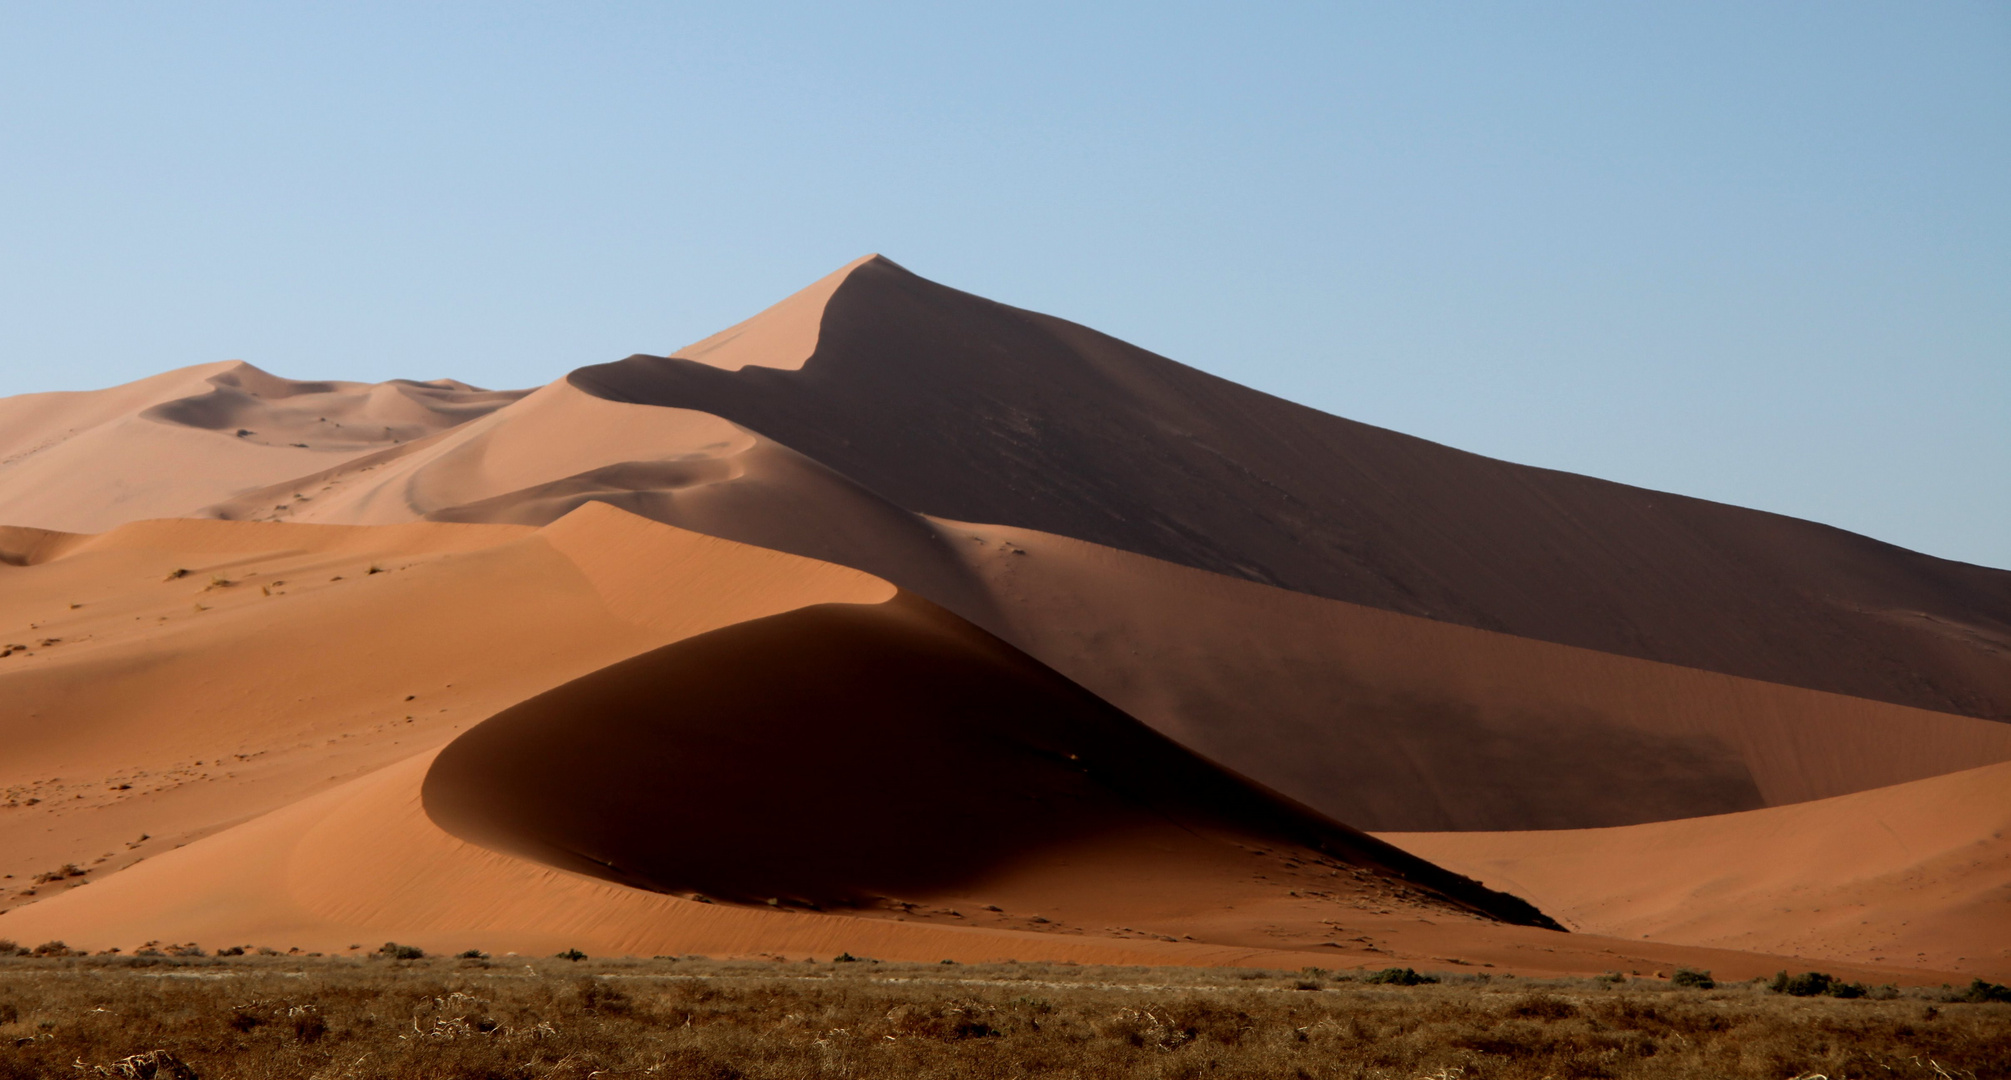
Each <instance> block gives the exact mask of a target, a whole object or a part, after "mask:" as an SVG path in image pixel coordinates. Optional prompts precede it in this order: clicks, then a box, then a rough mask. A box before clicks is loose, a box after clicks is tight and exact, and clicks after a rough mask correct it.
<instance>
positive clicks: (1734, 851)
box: [1386, 763, 2011, 979]
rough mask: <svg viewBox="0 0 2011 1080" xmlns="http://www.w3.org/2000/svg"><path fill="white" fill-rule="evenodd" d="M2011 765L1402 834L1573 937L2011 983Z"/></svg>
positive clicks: (1406, 842)
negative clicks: (1550, 916)
mask: <svg viewBox="0 0 2011 1080" xmlns="http://www.w3.org/2000/svg"><path fill="white" fill-rule="evenodd" d="M2007 834H2011V763H2007V764H1999V765H1991V766H1987V767H1984V768H1980V769H1970V770H1967V771H1964V772H1958V773H1950V774H1948V775H1946V776H1937V777H1933V778H1931V779H1927V780H1920V781H1916V782H1914V783H1910V784H1900V785H1896V786H1893V787H1888V788H1881V789H1879V790H1876V791H1865V792H1860V793H1857V794H1853V795H1845V796H1841V797H1838V798H1834V799H1824V800H1821V801H1819V802H1810V803H1803V804H1800V805H1797V806H1783V807H1776V808H1772V809H1767V810H1756V811H1753V812H1750V813H1742V814H1726V815H1723V816H1718V817H1704V818H1693V819H1690V820H1686V821H1667V822H1659V823H1656V824H1652V825H1637V826H1632V827H1629V828H1619V829H1592V830H1558V831H1551V832H1534V833H1531V832H1511V833H1413V834H1403V833H1390V834H1386V838H1387V839H1389V840H1390V841H1392V842H1394V843H1397V844H1400V845H1402V846H1403V847H1405V848H1408V849H1409V850H1412V851H1415V852H1417V853H1418V854H1420V855H1424V856H1426V857H1427V858H1430V859H1433V860H1435V861H1438V862H1441V863H1443V864H1445V865H1448V866H1452V867H1456V868H1458V869H1460V870H1461V871H1462V872H1464V873H1468V874H1472V875H1474V876H1475V877H1478V878H1480V879H1482V880H1484V881H1486V882H1488V883H1489V884H1492V885H1494V886H1495V887H1497V888H1504V889H1513V890H1515V891H1516V892H1517V893H1519V894H1520V895H1524V896H1529V897H1533V898H1536V899H1537V900H1538V902H1539V903H1541V904H1542V905H1543V906H1544V907H1545V909H1546V910H1549V911H1553V912H1556V913H1558V914H1559V915H1560V916H1561V917H1563V918H1564V919H1566V920H1567V921H1569V922H1570V924H1571V925H1572V927H1573V928H1574V929H1579V930H1584V931H1587V932H1590V933H1596V934H1610V935H1613V936H1616V937H1626V938H1635V939H1642V938H1646V939H1651V940H1655V941H1662V942H1671V943H1680V944H1687V945H1707V946H1712V947H1717V948H1731V949H1747V950H1753V951H1758V952H1774V953H1785V954H1791V955H1796V956H1806V957H1811V958H1820V959H1823V960H1840V961H1845V962H1871V963H1912V964H1919V965H1922V966H1933V967H1939V968H1943V969H1947V970H1953V971H1965V972H1973V973H1975V974H1979V975H1984V976H1987V977H1989V978H1992V979H2003V978H2006V977H2011V935H2007V934H2006V932H2005V931H2006V928H2007V927H2011V836H2007Z"/></svg>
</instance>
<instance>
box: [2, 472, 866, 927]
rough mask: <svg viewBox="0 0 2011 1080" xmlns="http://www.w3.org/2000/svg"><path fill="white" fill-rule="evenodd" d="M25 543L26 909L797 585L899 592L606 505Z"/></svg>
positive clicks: (11, 860) (10, 745) (5, 827)
mask: <svg viewBox="0 0 2011 1080" xmlns="http://www.w3.org/2000/svg"><path fill="white" fill-rule="evenodd" d="M0 540H4V541H5V542H6V544H7V550H8V551H10V552H12V553H13V554H14V556H15V558H14V559H13V560H12V563H25V564H27V565H13V564H8V565H0V583H4V588H0V625H4V626H12V627H15V628H16V629H15V630H13V631H11V632H10V633H9V636H8V639H7V640H6V641H0V645H8V644H16V645H24V646H27V648H26V649H25V651H11V650H10V655H8V656H6V657H4V658H0V743H4V745H6V747H7V753H6V754H5V755H0V873H4V874H9V875H12V876H13V878H12V881H9V882H7V884H8V885H10V886H12V887H11V888H9V889H7V890H6V892H5V893H4V894H0V905H4V904H14V903H19V902H21V901H22V900H24V899H29V898H32V897H31V896H24V895H23V894H24V893H25V892H26V889H27V887H28V886H29V884H30V878H31V877H32V875H35V874H39V873H42V872H45V871H48V870H51V869H53V868H56V867H59V866H61V865H62V864H64V863H76V864H79V865H84V866H95V867H97V868H98V869H99V871H101V872H103V871H111V870H116V869H117V868H119V867H121V866H124V865H126V864H128V863H130V862H131V861H132V860H133V859H135V858H138V857H142V856H149V855H152V854H154V853H156V852H159V851H161V850H164V849H165V848H167V847H169V846H172V845H174V844H177V843H182V842H185V841H187V840H188V839H190V838H191V837H195V836H200V835H204V834H206V833H207V832H210V831H213V830H215V829H217V828H220V827H223V826H226V825H229V824H232V823H234V822H238V821H242V820H245V819H246V818H249V817H251V816H254V815H256V814H260V813H264V812H266V811H269V810H271V809H273V808H274V807H277V806H280V805H284V804H286V803H288V802H290V801H292V800H295V799H297V798H299V797H300V796H302V795H303V794H305V793H308V792H311V791H315V790H319V789H320V788H322V787H326V786H328V785H329V784H331V783H334V782H338V781H340V780H343V779H347V778H349V777H353V776H355V775H358V774H359V773H360V772H363V771H368V770H371V769H375V768H379V767H382V766H383V765H385V764H387V763H389V762H391V761H395V760H398V759H400V758H404V757H407V756H410V755H411V754H412V753H413V752H414V751H415V750H417V749H420V748H423V747H426V746H431V745H437V744H438V743H440V742H442V741H444V740H445V739H447V738H449V737H451V735H452V734H453V733H455V732H457V731H459V730H462V729H463V728H464V727H466V726H467V725H468V724H470V723H473V722H475V721H478V720H480V719H482V718H484V717H486V716H488V715H491V714H493V713H495V712H497V711H499V710H501V709H503V708H506V707H508V706H510V705H513V704H515V703H517V702H518V701H521V700H523V699H524V698H526V697H530V696H532V695H534V694H536V693H538V692H540V691H543V690H546V689H549V688H551V687H553V686H556V685H558V684H560V683H563V682H565V681H567V680H568V679H571V678H574V677H577V676H579V675H582V674H585V673H587V672H589V671H593V670H596V669H598V668H601V667H604V666H606V665H608V664H610V663H614V662H616V661H618V660H621V659H624V658H627V657H629V656H633V655H635V654H636V653H639V652H643V651H646V650H648V649H651V648H654V647H656V646H659V645H661V644H664V643H665V642H668V641H672V640H676V639H677V638H679V637H683V636H688V635H689V634H691V633H697V632H703V631H705V630H710V629H716V628H717V627H719V626H722V625H727V624H730V623H733V622H738V621H741V620H744V619H746V618H752V617H758V616H760V615H766V614H773V613H775V612H777V611H781V610H787V609H788V608H789V607H791V606H794V605H795V604H796V603H798V601H797V600H795V599H793V597H794V596H795V595H796V592H795V590H799V589H802V588H806V587H808V588H812V589H813V592H812V593H811V594H810V595H813V596H814V597H815V599H817V600H819V601H827V600H832V599H852V600H861V601H870V600H876V599H884V598H886V597H887V596H890V595H892V589H891V588H890V587H888V586H886V585H885V584H883V583H881V582H878V581H877V580H875V579H873V578H870V577H867V576H866V575H864V574H860V573H858V572H856V571H852V570H847V569H843V568H840V567H834V566H828V565H826V564H818V563H810V562H807V561H806V560H801V559H796V558H793V557H791V556H787V555H780V554H777V553H775V552H770V551H765V550H762V549H758V548H751V547H746V546H744V545H737V544H731V543H728V542H726V541H721V540H715V539H712V538H709V537H703V536H698V535H696V534H692V533H687V532H683V531H680V530H675V529H670V528H667V527H665V526H661V525H656V524H653V523H650V522H646V521H642V520H641V519H638V518H634V517H631V516H630V515H627V514H623V513H621V512H620V511H617V510H612V509H609V508H606V507H592V508H588V509H586V510H583V511H581V512H580V514H578V515H575V516H574V517H573V518H569V519H568V520H566V521H562V522H560V523H558V524H555V525H553V526H552V527H550V528H548V529H545V530H542V531H534V530H531V529H528V528H519V527H512V526H470V525H437V524H428V523H420V524H414V525H403V526H390V527H381V528H354V527H327V526H298V525H267V524H251V523H220V522H208V521H164V522H144V523H138V524H134V525H128V526H124V527H121V528H119V529H117V530H114V531H112V532H110V533H107V534H105V535H103V536H99V537H95V538H77V537H63V536H53V537H52V536H50V535H49V534H35V533H29V532H26V531H22V530H15V531H13V532H11V533H10V534H9V535H8V536H6V537H0ZM373 567H375V568H376V569H377V570H378V571H379V572H375V573H373V572H372V568H373ZM778 567H788V568H793V569H788V570H786V571H784V570H779V569H777V568H778ZM177 571H186V572H185V573H182V574H180V575H179V576H177V575H176V572H177ZM220 582H228V584H220ZM16 634H18V635H19V636H18V637H17V636H13V635H16ZM142 834H147V835H148V836H149V837H150V839H148V840H146V841H145V842H143V843H141V842H138V838H139V837H140V836H141V835H142ZM101 857H102V860H103V861H99V860H100V859H101ZM47 892H48V889H47V888H43V889H40V890H38V891H37V892H36V893H35V894H33V895H46V894H47Z"/></svg>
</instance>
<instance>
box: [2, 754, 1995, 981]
mask: <svg viewBox="0 0 2011 1080" xmlns="http://www.w3.org/2000/svg"><path fill="white" fill-rule="evenodd" d="M432 760H433V755H432V754H431V753H430V752H429V753H423V754H419V755H416V756H414V757H412V758H409V759H407V760H404V761H401V762H398V763H396V764H394V765H391V766H389V767H386V768H384V769H381V770H379V771H377V772H374V773H372V774H370V775H368V776H364V777H361V778H359V779H356V780H353V781H350V782H349V783H347V784H344V785H342V786H340V787H337V788H334V789H331V790H328V791H324V792H321V793H320V794H317V795H313V796H310V797H308V798H306V799H303V800H301V801H300V802H298V803H295V804H293V805H289V806H287V807H284V808H282V809H280V810H277V811H274V812H273V813H271V814H269V815H266V816H264V817H261V818H258V819H257V820H254V821H250V822H247V823H245V824H243V825H240V826H238V827H236V828H233V829H230V830H228V831H225V832H222V833H219V834H217V835H215V836H212V837H209V838H207V839H204V840H201V841H198V842H196V843H193V844H190V845H188V846H187V847H185V848H182V849H179V850H176V851H172V852H168V853H166V854H164V855H162V856H160V857H158V858H154V859H150V860H148V861H147V862H145V863H143V864H141V865H139V866H136V867H133V868H132V869H130V870H127V871H125V872H123V873H121V874H119V875H118V876H117V877H115V878H111V879H108V880H107V882H106V883H105V884H104V885H101V886H94V887H92V888H89V889H82V890H75V891H72V892H69V893H66V894H64V895H62V896H59V897H56V898H55V899H52V900H48V901H45V902H43V903H39V904H35V905H32V906H29V907H24V908H18V909H16V910H14V911H11V912H8V913H5V914H0V936H5V937H11V938H14V939H17V940H25V941H44V940H52V939H60V940H64V941H67V942H69V943H70V944H71V945H72V946H76V947H83V948H91V949H102V948H107V947H111V946H119V947H123V948H130V947H131V944H132V943H139V942H145V941H155V940H159V941H176V942H182V941H196V942H202V943H206V944H208V945H210V946H211V947H213V948H214V947H217V946H219V945H222V944H224V943H243V944H247V945H258V944H265V945H272V946H276V947H278V948H282V949H284V948H289V947H297V948H300V949H303V950H314V951H321V952H341V951H347V949H348V948H349V947H350V946H353V945H360V946H362V947H363V948H371V947H373V946H374V945H375V944H377V943H378V942H382V941H385V940H393V941H400V942H406V943H411V944H416V945H419V946H421V947H423V948H425V949H427V950H429V951H433V952H458V951H460V950H462V949H469V948H479V949H483V950H485V951H490V952H495V953H502V952H505V951H514V952H519V953H524V954H529V955H546V954H549V953H552V952H556V951H559V950H562V949H568V948H578V949H582V950H584V951H586V952H589V953H591V954H594V955H600V956H607V955H631V956H653V955H685V954H697V955H708V956H775V957H788V958H792V959H793V958H801V957H805V956H814V957H830V956H835V955H837V954H838V953H840V952H850V953H852V954H853V955H856V956H871V957H877V958H880V959H886V960H911V961H923V962H929V961H935V960H942V959H952V960H962V961H984V960H1005V959H1019V960H1029V961H1033V960H1060V961H1076V962H1080V963H1112V964H1188V965H1211V964H1212V965H1247V966H1260V967H1282V968H1287V969H1292V968H1298V967H1303V966H1320V967H1326V968H1337V967H1338V968H1352V967H1368V968H1371V969H1380V968H1383V967H1388V966H1392V965H1399V964H1407V965H1412V966H1417V967H1422V968H1426V969H1430V968H1440V969H1445V968H1457V967H1458V966H1460V965H1471V966H1472V967H1473V968H1474V969H1478V970H1487V969H1492V970H1495V971H1503V972H1518V973H1524V974H1554V973H1578V974H1596V973H1599V972H1606V971H1632V972H1638V973H1641V974H1651V973H1654V972H1656V971H1663V972H1666V971H1669V970H1673V969H1674V968H1675V967H1676V966H1679V965H1687V966H1693V967H1699V968H1705V969H1709V970H1712V971H1715V972H1716V973H1717V974H1718V975H1719V976H1720V977H1722V978H1751V977H1754V976H1758V975H1765V974H1771V973H1772V972H1774V971H1776V970H1779V969H1780V968H1781V967H1783V966H1788V965H1791V964H1792V963H1793V961H1790V960H1786V959H1784V958H1781V957H1774V956H1763V955H1758V954H1753V953H1740V952H1729V951H1725V950H1715V949H1697V948H1686V947H1683V946H1672V945H1666V944H1658V943H1649V942H1628V941H1619V940H1616V939H1612V938H1601V937H1596V936H1593V935H1589V934H1559V933H1557V932H1555V931H1549V930H1538V929H1533V928H1530V927H1520V926H1503V925H1500V924H1495V923H1488V922H1484V921H1480V920H1476V919H1471V918H1451V919H1448V918H1444V917H1438V918H1429V919H1428V918H1427V917H1420V916H1419V915H1418V914H1417V913H1416V912H1414V911H1410V910H1404V909H1400V908H1347V909H1344V910H1341V911H1339V912H1338V913H1337V912H1336V906H1335V905H1334V904H1332V903H1331V902H1328V901H1326V900H1323V899H1319V898H1312V897H1306V896H1304V895H1301V896H1297V897H1294V896H1290V895H1288V894H1289V892H1291V891H1293V890H1290V889H1287V888H1285V886H1287V885H1288V884H1291V883H1290V882H1287V881H1284V880H1271V881H1269V882H1266V881H1264V880H1261V879H1258V878H1256V877H1255V875H1254V874H1250V873H1248V872H1247V871H1246V873H1244V874H1238V875H1224V876H1221V877H1218V878H1215V879H1213V880H1212V881H1209V882H1206V883H1205V884H1206V885H1207V886H1208V887H1206V888H1203V889H1198V890H1194V891H1179V890H1164V889H1160V890H1151V904H1150V905H1149V906H1148V907H1147V908H1146V909H1145V910H1142V911H1136V912H1128V913H1127V914H1126V917H1125V920H1124V922H1123V924H1122V925H1114V926H1110V927H1106V928H1102V929H1101V930H1099V931H1095V932H1082V931H1080V930H1067V931H1065V930H1062V929H1060V928H1057V927H1056V926H1055V925H1054V923H1052V922H1046V923H1040V922H1034V921H1033V916H1034V915H1036V914H1038V912H1037V911H1035V910H1033V909H1030V908H1024V907H1018V906H1008V905H1007V904H1005V903H1001V904H999V905H998V906H1000V907H1005V908H1007V910H1005V911H1001V912H990V911H986V910H984V909H983V908H978V907H975V906H973V908H972V910H969V911H965V912H960V913H959V915H955V916H953V915H950V914H948V913H947V912H944V911H941V910H931V909H929V908H923V907H918V908H916V909H913V910H912V911H911V912H907V913H901V914H894V913H891V912H882V913H881V917H872V918H865V917H859V916H857V915H849V914H832V913H820V912H811V911H804V910H792V909H789V908H771V907H768V906H766V905H760V906H745V905H737V904H726V903H705V902H702V901H699V900H693V899H689V898H686V897H679V896H674V895H669V894H664V893H655V892H647V891H644V890H641V889H635V888H629V887H626V886H623V885H619V884H614V883H612V882H609V881H606V880H603V879H600V878H596V877H589V876H585V875H581V874H575V873H571V872H569V871H565V870H559V869H555V868H553V867H550V866H548V865H545V864H542V863H538V862H534V861H531V860H528V859H523V858H519V857H516V856H513V855H509V854H504V853H500V852H497V851H494V850H491V849H489V848H485V847H480V846H477V845H475V844H471V843H468V842H466V841H464V840H461V839H459V838H457V837H455V836H453V835H451V834H449V833H447V832H445V831H443V830H441V829H440V828H439V827H438V826H437V825H435V824H434V823H433V822H432V820H431V818H430V817H428V816H427V814H426V812H425V810H424V808H423V805H422V800H421V794H420V789H421V784H422V782H423V780H424V777H425V775H426V772H427V770H428V768H429V766H430V765H431V763H432ZM1097 854H1098V855H1099V856H1101V857H1108V856H1109V855H1111V854H1112V852H1111V851H1109V850H1108V849H1105V850H1103V851H1100V852H1098V853H1097ZM1271 855H1272V853H1271V852H1252V853H1249V857H1250V860H1251V863H1252V865H1255V864H1256V863H1258V862H1259V861H1262V862H1263V864H1264V869H1266V870H1273V871H1274V870H1276V869H1277V868H1278V866H1279V863H1278V861H1277V860H1276V859H1274V858H1272V857H1271ZM1146 861H1147V862H1148V863H1149V862H1151V861H1152V859H1151V857H1150V854H1149V853H1147V858H1146ZM1161 865H1162V866H1163V865H1164V864H1163V863H1161ZM1111 876H1116V875H1112V874H1110V873H1109V872H1107V871H1106V877H1111ZM1002 884H1004V883H1002ZM1181 884H1182V885H1184V886H1193V885H1195V884H1197V882H1196V881H1195V879H1193V878H1191V877H1190V878H1188V879H1186V880H1184V881H1182V882H1181ZM1072 895H1076V896H1078V897H1079V896H1080V891H1079V890H1077V891H1075V892H1074V893H1073V894H1072ZM1045 898H1046V899H1050V900H1052V899H1055V898H1056V897H1054V896H1052V895H1049V896H1047V897H1045ZM1050 910H1061V909H1050ZM1337 914H1338V917H1336V916H1337ZM1043 917H1045V916H1043ZM1833 969H1834V970H1836V971H1837V972H1839V973H1840V974H1844V975H1846V976H1848V977H1851V978H1857V979H1865V980H1869V981H1877V982H1886V981H1899V982H1905V983H1920V982H1928V983H1938V982H1943V981H1947V980H1948V979H1950V978H1954V977H1955V976H1954V975H1953V973H1947V972H1939V971H1934V970H1931V969H1918V968H1911V969H1910V968H1903V967H1895V966H1890V965H1838V966H1833Z"/></svg>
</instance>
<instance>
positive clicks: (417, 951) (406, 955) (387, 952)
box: [377, 941, 426, 960]
mask: <svg viewBox="0 0 2011 1080" xmlns="http://www.w3.org/2000/svg"><path fill="white" fill-rule="evenodd" d="M377 951H378V952H379V953H380V954H382V955H384V956H388V957H390V958H391V959H393V960H423V959H425V958H426V950H424V949H422V948H420V947H419V946H417V945H400V944H398V943H397V942H395V941H387V942H385V943H384V946H383V948H380V949H378V950H377Z"/></svg>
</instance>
